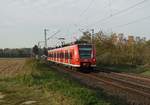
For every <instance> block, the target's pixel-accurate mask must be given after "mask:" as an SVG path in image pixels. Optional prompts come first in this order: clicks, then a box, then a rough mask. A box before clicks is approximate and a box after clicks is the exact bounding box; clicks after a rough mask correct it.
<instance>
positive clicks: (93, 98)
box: [0, 59, 126, 105]
mask: <svg viewBox="0 0 150 105" xmlns="http://www.w3.org/2000/svg"><path fill="white" fill-rule="evenodd" d="M0 105H126V104H124V103H123V102H122V101H121V100H120V99H118V98H115V97H112V96H109V95H107V94H105V93H104V92H103V91H102V90H98V91H97V90H91V89H89V88H87V87H86V86H84V85H82V84H80V83H79V82H78V81H76V80H74V79H72V78H71V77H70V76H69V75H67V74H63V75H62V74H61V73H58V72H56V71H55V70H54V69H52V68H50V67H49V66H48V65H46V64H44V63H41V62H38V61H35V60H29V59H27V60H26V59H0Z"/></svg>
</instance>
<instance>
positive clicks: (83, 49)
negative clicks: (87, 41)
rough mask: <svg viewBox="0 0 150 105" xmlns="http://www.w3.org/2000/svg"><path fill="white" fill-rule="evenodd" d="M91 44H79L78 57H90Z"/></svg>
mask: <svg viewBox="0 0 150 105" xmlns="http://www.w3.org/2000/svg"><path fill="white" fill-rule="evenodd" d="M91 53H92V45H79V54H80V58H91Z"/></svg>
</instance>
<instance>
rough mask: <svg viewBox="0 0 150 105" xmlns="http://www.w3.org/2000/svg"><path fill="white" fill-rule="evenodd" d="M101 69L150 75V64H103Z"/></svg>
mask: <svg viewBox="0 0 150 105" xmlns="http://www.w3.org/2000/svg"><path fill="white" fill-rule="evenodd" d="M98 68H99V69H104V70H108V71H114V72H125V73H135V74H141V75H147V76H150V66H143V65H137V66H131V65H101V66H99V67H98Z"/></svg>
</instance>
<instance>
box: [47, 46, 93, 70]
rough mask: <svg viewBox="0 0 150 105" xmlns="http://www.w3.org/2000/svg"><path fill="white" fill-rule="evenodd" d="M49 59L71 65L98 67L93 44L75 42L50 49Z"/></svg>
mask: <svg viewBox="0 0 150 105" xmlns="http://www.w3.org/2000/svg"><path fill="white" fill-rule="evenodd" d="M47 60H48V61H51V62H55V63H60V64H64V65H67V66H71V67H78V68H79V67H96V50H95V47H94V45H91V44H75V45H70V46H66V47H61V48H55V49H51V50H48V58H47Z"/></svg>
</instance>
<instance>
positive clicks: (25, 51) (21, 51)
mask: <svg viewBox="0 0 150 105" xmlns="http://www.w3.org/2000/svg"><path fill="white" fill-rule="evenodd" d="M31 53H32V49H31V48H12V49H11V48H4V49H0V57H5V58H7V57H30V56H31Z"/></svg>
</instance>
